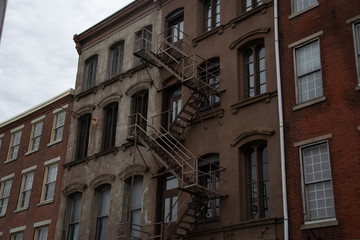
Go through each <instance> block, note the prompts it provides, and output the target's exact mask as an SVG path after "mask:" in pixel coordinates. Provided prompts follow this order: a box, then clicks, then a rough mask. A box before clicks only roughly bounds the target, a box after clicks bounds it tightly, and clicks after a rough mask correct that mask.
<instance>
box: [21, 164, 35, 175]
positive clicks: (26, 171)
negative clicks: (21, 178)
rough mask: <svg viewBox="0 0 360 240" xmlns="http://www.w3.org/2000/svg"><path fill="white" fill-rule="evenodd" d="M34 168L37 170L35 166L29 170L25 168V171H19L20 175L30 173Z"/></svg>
mask: <svg viewBox="0 0 360 240" xmlns="http://www.w3.org/2000/svg"><path fill="white" fill-rule="evenodd" d="M36 168H37V165H35V166H32V167H29V168H26V169H24V170H22V171H21V174H24V173H28V172H31V171H33V170H35V169H36Z"/></svg>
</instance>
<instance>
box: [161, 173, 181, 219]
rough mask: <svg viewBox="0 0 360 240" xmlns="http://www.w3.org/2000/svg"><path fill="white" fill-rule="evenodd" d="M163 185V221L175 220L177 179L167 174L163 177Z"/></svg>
mask: <svg viewBox="0 0 360 240" xmlns="http://www.w3.org/2000/svg"><path fill="white" fill-rule="evenodd" d="M164 180H165V181H164V182H165V184H164V186H163V199H162V204H163V222H164V223H169V222H176V221H177V217H178V216H177V214H178V213H177V211H178V202H177V201H178V190H177V188H178V186H179V181H178V179H177V178H176V177H174V176H173V175H168V176H166V177H165V179H164Z"/></svg>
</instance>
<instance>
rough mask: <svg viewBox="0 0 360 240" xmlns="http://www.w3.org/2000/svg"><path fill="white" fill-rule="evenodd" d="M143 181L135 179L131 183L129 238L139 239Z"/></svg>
mask: <svg viewBox="0 0 360 240" xmlns="http://www.w3.org/2000/svg"><path fill="white" fill-rule="evenodd" d="M142 188H143V179H142V178H135V179H134V182H133V189H132V196H131V205H130V206H131V207H130V217H131V236H132V237H140V230H141V229H140V228H141V206H142V195H143V191H142Z"/></svg>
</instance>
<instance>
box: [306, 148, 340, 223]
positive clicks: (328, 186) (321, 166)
mask: <svg viewBox="0 0 360 240" xmlns="http://www.w3.org/2000/svg"><path fill="white" fill-rule="evenodd" d="M301 155H302V167H303V183H304V196H303V197H304V200H305V220H306V221H313V220H320V219H327V218H334V217H335V205H334V196H333V188H332V178H331V169H330V157H329V150H328V143H327V142H324V143H320V144H317V145H312V146H309V147H303V148H302V149H301Z"/></svg>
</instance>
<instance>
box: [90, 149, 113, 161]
mask: <svg viewBox="0 0 360 240" xmlns="http://www.w3.org/2000/svg"><path fill="white" fill-rule="evenodd" d="M117 152H118V148H117V147H111V148H108V149H104V150H101V151H100V152H98V153H95V154H94V156H95V159H96V158H98V157H101V156H103V155H107V154H109V153H113V154H114V155H116V154H117Z"/></svg>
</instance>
